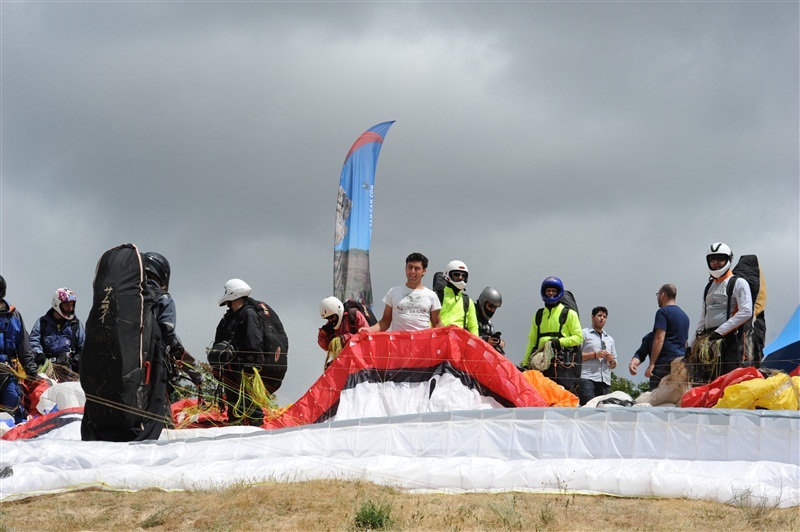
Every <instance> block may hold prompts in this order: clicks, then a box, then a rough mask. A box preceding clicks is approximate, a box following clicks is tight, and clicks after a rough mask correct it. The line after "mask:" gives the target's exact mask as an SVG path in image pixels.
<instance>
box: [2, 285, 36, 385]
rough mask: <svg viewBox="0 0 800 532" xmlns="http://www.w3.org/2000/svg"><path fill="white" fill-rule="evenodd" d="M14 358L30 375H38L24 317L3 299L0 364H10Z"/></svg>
mask: <svg viewBox="0 0 800 532" xmlns="http://www.w3.org/2000/svg"><path fill="white" fill-rule="evenodd" d="M14 358H18V359H19V361H20V363H21V364H22V367H23V368H25V372H26V373H27V374H28V375H36V370H37V369H38V367H37V365H36V360H35V359H34V357H33V352H32V351H31V341H30V338H29V337H28V331H27V330H26V329H25V322H23V321H22V315H21V314H20V313H19V311H18V310H17V309H16V308H14V306H12V305H9V304H8V302H7V301H6V300H5V299H3V300H0V362H5V363H10V362H11V360H13V359H14Z"/></svg>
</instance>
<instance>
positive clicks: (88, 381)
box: [80, 244, 168, 441]
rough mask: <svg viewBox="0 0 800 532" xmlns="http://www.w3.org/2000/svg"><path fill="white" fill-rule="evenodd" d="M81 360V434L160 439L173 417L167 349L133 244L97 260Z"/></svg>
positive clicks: (99, 437) (105, 438) (97, 437)
mask: <svg viewBox="0 0 800 532" xmlns="http://www.w3.org/2000/svg"><path fill="white" fill-rule="evenodd" d="M93 289H94V295H93V300H92V309H91V311H90V312H89V318H88V319H87V320H86V340H85V343H84V349H83V353H82V354H81V362H80V382H81V387H82V388H83V391H84V393H85V394H86V405H85V408H84V414H83V421H82V422H81V437H82V439H83V440H103V441H133V440H145V439H157V438H158V436H159V435H160V433H161V429H162V428H163V426H164V424H165V423H166V422H168V418H167V412H168V410H167V391H166V390H167V388H166V382H167V371H168V370H167V363H166V347H165V346H164V342H163V340H162V338H161V330H160V328H159V326H158V323H157V321H156V317H155V313H154V306H153V302H154V301H155V294H154V293H153V292H152V290H150V288H149V287H148V286H147V281H146V276H145V270H144V266H143V264H142V260H141V256H140V254H139V250H138V249H137V248H136V246H135V245H134V244H122V245H120V246H117V247H115V248H113V249H110V250H108V251H106V252H105V253H104V254H103V256H102V257H100V261H99V262H98V263H97V269H96V271H95V277H94V283H93Z"/></svg>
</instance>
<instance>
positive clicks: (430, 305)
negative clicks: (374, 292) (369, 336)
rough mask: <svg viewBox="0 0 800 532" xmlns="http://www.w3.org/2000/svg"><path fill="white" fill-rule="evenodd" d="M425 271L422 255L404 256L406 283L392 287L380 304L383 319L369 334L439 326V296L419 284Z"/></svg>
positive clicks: (426, 259) (425, 258) (424, 258)
mask: <svg viewBox="0 0 800 532" xmlns="http://www.w3.org/2000/svg"><path fill="white" fill-rule="evenodd" d="M426 271H428V258H427V257H426V256H425V255H423V254H422V253H412V254H411V255H409V256H408V257H406V284H403V285H400V286H395V287H394V288H391V289H390V290H389V291H388V292H387V293H386V296H385V297H384V298H383V302H384V303H385V304H386V306H385V307H384V309H383V317H382V318H381V319H380V321H379V322H378V323H376V324H375V325H373V326H372V327H370V328H369V330H370V331H371V332H380V331H386V330H389V328H391V330H393V331H419V330H422V329H429V328H430V327H431V326H433V327H441V325H442V322H441V320H440V319H439V309H441V308H442V304H441V303H440V302H439V296H437V295H436V292H434V291H433V290H431V289H430V288H425V286H424V285H423V284H422V277H423V276H424V275H425V272H426Z"/></svg>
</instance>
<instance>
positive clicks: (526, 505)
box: [0, 481, 800, 532]
mask: <svg viewBox="0 0 800 532" xmlns="http://www.w3.org/2000/svg"><path fill="white" fill-rule="evenodd" d="M744 500H745V499H742V500H738V501H737V500H734V501H731V502H730V503H729V504H727V505H725V504H719V503H714V502H707V501H693V500H683V499H644V498H637V499H628V498H621V497H606V496H586V495H574V494H569V493H557V494H536V493H494V494H492V493H469V494H463V495H448V494H440V493H432V494H410V493H406V492H403V491H399V490H395V489H392V488H387V487H385V486H378V485H375V484H370V483H367V482H341V481H314V482H297V483H263V484H257V485H253V486H244V485H239V486H234V487H231V488H228V489H225V490H219V491H217V490H199V491H191V492H163V491H158V490H145V491H140V492H135V493H125V492H111V491H97V490H86V491H77V492H70V493H64V494H60V495H47V496H40V497H32V498H29V499H25V500H23V501H15V502H8V503H4V504H2V505H0V530H14V531H16V530H36V531H40V530H44V531H48V530H57V531H58V532H69V531H73V530H76V531H77V530H148V531H151V530H152V531H161V530H164V531H166V530H209V531H215V530H219V531H223V530H224V531H227V530H265V529H269V530H356V529H358V528H359V524H361V525H363V524H364V523H365V522H360V521H359V520H358V519H357V517H358V516H359V513H360V512H361V511H362V508H364V507H365V505H366V507H369V505H370V504H372V505H373V509H374V508H377V507H381V505H383V506H384V507H385V510H386V511H388V513H389V517H390V519H389V520H387V521H386V523H387V524H391V525H392V526H391V528H392V529H394V530H454V531H457V530H625V531H631V530H712V529H714V530H716V529H725V530H726V532H729V531H738V530H743V531H744V530H747V531H749V530H797V529H798V527H800V519H798V512H799V511H798V509H797V508H788V509H777V508H772V507H769V506H767V505H761V506H758V505H756V506H748V505H745V504H744ZM379 521H380V520H374V521H369V520H368V521H366V522H367V523H370V522H371V523H378V522H379ZM360 528H362V529H363V528H366V527H364V526H361V527H360Z"/></svg>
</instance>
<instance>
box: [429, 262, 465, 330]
mask: <svg viewBox="0 0 800 532" xmlns="http://www.w3.org/2000/svg"><path fill="white" fill-rule="evenodd" d="M446 286H447V280H446V279H445V278H444V273H443V272H436V273H434V274H433V291H434V292H436V295H437V296H438V297H439V303H443V302H444V289H445V287H446ZM461 299H462V301H463V303H464V326H463V327H462V329H466V328H467V313H468V312H469V296H468V295H467V294H466V292H464V290H462V291H461Z"/></svg>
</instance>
